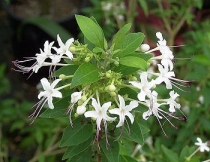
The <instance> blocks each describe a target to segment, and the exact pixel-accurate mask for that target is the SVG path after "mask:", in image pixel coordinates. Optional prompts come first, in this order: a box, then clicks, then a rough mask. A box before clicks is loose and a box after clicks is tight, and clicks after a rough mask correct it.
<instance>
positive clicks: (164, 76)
mask: <svg viewBox="0 0 210 162" xmlns="http://www.w3.org/2000/svg"><path fill="white" fill-rule="evenodd" d="M158 70H159V72H160V73H159V74H158V77H157V78H156V79H155V84H161V83H162V82H164V83H165V84H166V88H167V89H172V83H171V81H170V79H171V77H175V73H174V72H173V71H169V70H168V67H167V66H165V67H163V66H162V65H160V64H158Z"/></svg>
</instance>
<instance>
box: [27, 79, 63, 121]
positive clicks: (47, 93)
mask: <svg viewBox="0 0 210 162" xmlns="http://www.w3.org/2000/svg"><path fill="white" fill-rule="evenodd" d="M60 81H61V79H56V80H54V81H53V83H52V84H50V83H49V81H48V80H47V79H46V78H42V79H41V84H42V87H43V89H44V91H41V92H40V93H39V95H38V98H39V99H40V101H39V102H38V103H36V104H35V105H34V106H33V107H35V111H34V112H33V113H32V114H31V115H30V116H29V117H30V118H31V119H32V122H31V123H33V121H34V120H35V119H36V118H37V117H38V115H39V114H40V112H41V110H42V108H43V107H44V105H45V104H46V102H48V106H49V108H50V109H53V108H54V105H53V103H52V100H53V97H56V98H62V93H61V92H60V91H59V89H60V88H61V87H60V88H57V89H55V86H56V85H57V84H58V82H60ZM64 87H65V86H64Z"/></svg>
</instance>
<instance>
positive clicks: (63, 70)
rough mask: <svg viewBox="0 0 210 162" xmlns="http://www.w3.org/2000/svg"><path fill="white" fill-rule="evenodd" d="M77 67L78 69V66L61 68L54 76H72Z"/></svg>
mask: <svg viewBox="0 0 210 162" xmlns="http://www.w3.org/2000/svg"><path fill="white" fill-rule="evenodd" d="M78 67H79V66H78V65H69V66H63V67H61V68H59V69H58V70H57V71H56V72H55V75H56V76H59V75H61V74H64V75H73V74H74V73H75V71H76V70H77V69H78Z"/></svg>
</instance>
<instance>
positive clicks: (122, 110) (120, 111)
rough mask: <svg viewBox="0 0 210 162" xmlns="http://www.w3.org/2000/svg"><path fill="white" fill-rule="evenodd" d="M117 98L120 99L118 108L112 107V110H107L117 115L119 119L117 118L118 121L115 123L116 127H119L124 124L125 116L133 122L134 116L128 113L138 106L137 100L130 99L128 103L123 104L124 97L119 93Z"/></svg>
mask: <svg viewBox="0 0 210 162" xmlns="http://www.w3.org/2000/svg"><path fill="white" fill-rule="evenodd" d="M118 98H119V101H120V105H119V108H114V109H112V110H109V112H110V113H111V114H116V115H119V118H120V120H119V123H118V124H117V126H116V127H120V126H122V125H123V124H124V120H125V116H128V117H129V119H130V121H131V123H133V122H134V117H133V115H132V114H131V113H130V111H131V110H133V109H134V108H136V107H137V106H138V102H137V101H131V102H130V104H129V105H125V100H124V98H123V97H122V96H120V95H118Z"/></svg>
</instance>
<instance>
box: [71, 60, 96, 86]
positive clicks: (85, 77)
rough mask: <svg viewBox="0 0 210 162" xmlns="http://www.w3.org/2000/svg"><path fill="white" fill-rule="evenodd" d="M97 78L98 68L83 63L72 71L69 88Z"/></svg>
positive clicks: (94, 80)
mask: <svg viewBox="0 0 210 162" xmlns="http://www.w3.org/2000/svg"><path fill="white" fill-rule="evenodd" d="M98 80H99V70H98V69H97V67H95V66H94V65H92V64H90V63H84V64H81V65H80V66H79V68H78V69H77V70H76V72H75V73H74V77H73V78H72V82H71V88H74V87H75V86H78V85H82V84H89V83H94V82H96V81H98Z"/></svg>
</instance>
